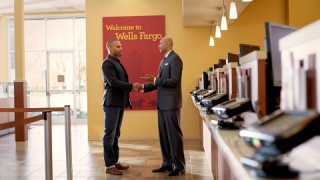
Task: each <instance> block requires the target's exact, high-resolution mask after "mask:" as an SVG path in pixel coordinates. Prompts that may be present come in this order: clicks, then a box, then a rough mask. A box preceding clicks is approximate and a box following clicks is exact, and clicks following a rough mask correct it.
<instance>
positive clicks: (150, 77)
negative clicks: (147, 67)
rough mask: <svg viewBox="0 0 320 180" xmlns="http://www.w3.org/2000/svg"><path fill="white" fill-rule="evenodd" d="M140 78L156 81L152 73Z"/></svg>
mask: <svg viewBox="0 0 320 180" xmlns="http://www.w3.org/2000/svg"><path fill="white" fill-rule="evenodd" d="M140 79H143V80H145V81H148V82H154V76H153V75H150V74H146V76H144V77H140Z"/></svg>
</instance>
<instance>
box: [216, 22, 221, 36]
mask: <svg viewBox="0 0 320 180" xmlns="http://www.w3.org/2000/svg"><path fill="white" fill-rule="evenodd" d="M216 38H221V31H220V26H219V24H218V22H217V26H216Z"/></svg>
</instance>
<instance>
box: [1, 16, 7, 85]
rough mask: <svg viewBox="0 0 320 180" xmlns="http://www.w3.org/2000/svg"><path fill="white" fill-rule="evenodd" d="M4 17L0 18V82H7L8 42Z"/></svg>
mask: <svg viewBox="0 0 320 180" xmlns="http://www.w3.org/2000/svg"><path fill="white" fill-rule="evenodd" d="M6 22H7V21H6V19H5V17H4V16H0V39H1V40H0V82H7V81H8V41H7V23H6Z"/></svg>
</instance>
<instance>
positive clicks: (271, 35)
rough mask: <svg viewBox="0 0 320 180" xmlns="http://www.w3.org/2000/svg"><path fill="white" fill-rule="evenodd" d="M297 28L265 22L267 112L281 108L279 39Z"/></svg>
mask: <svg viewBox="0 0 320 180" xmlns="http://www.w3.org/2000/svg"><path fill="white" fill-rule="evenodd" d="M296 30H297V28H294V27H291V26H287V25H283V24H277V23H273V22H266V23H265V31H266V39H265V44H266V47H265V48H266V51H267V61H266V62H267V73H268V74H267V75H266V78H267V79H266V81H267V114H270V113H272V112H273V111H275V110H276V109H278V108H279V105H280V92H281V52H280V50H279V40H280V39H281V38H282V37H284V36H286V35H288V34H290V33H292V32H294V31H296Z"/></svg>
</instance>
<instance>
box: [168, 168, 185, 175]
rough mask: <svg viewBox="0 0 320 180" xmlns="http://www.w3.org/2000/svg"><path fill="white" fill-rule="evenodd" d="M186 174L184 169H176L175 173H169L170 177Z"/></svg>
mask: <svg viewBox="0 0 320 180" xmlns="http://www.w3.org/2000/svg"><path fill="white" fill-rule="evenodd" d="M184 173H186V170H185V169H183V168H175V169H174V170H173V171H171V172H169V174H168V176H179V175H181V174H184Z"/></svg>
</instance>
